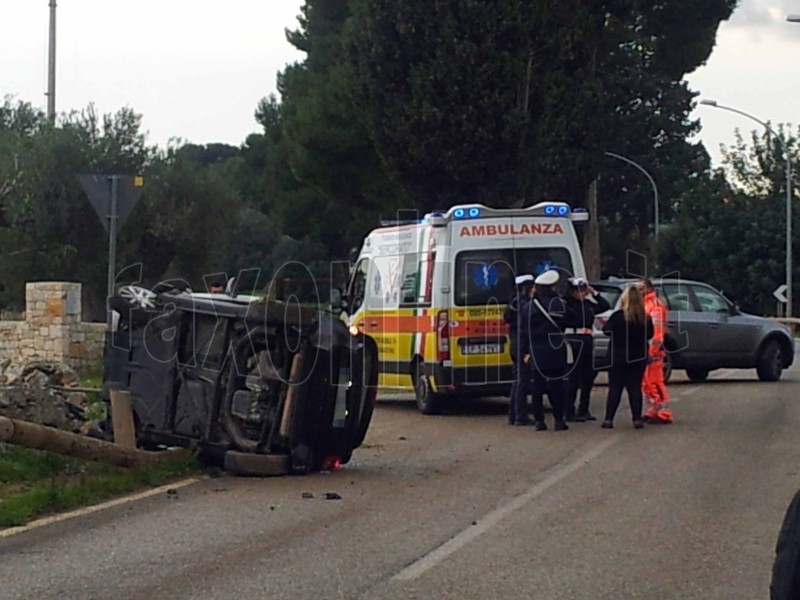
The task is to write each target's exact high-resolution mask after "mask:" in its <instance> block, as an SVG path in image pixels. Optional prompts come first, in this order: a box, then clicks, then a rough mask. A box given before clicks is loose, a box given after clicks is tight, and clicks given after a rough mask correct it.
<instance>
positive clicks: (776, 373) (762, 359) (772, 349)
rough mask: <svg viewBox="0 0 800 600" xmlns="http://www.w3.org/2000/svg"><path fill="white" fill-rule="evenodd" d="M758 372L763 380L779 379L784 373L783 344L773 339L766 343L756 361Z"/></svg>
mask: <svg viewBox="0 0 800 600" xmlns="http://www.w3.org/2000/svg"><path fill="white" fill-rule="evenodd" d="M756 373H758V378H759V379H760V380H761V381H778V380H779V379H780V378H781V374H783V351H782V350H781V345H780V344H779V343H778V342H777V341H775V340H771V341H769V342H767V343H766V344H764V347H763V348H762V349H761V353H760V354H759V355H758V361H757V362H756Z"/></svg>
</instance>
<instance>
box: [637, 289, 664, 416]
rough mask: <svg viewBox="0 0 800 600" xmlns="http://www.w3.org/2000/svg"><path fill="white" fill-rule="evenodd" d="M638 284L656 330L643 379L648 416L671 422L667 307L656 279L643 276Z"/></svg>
mask: <svg viewBox="0 0 800 600" xmlns="http://www.w3.org/2000/svg"><path fill="white" fill-rule="evenodd" d="M636 288H637V289H638V290H639V292H640V293H642V294H644V309H645V312H646V313H647V315H648V316H649V317H650V318H651V319H652V321H653V327H654V333H653V339H652V340H650V347H649V351H648V361H647V368H646V369H645V373H644V379H643V380H642V392H643V393H644V397H645V398H646V399H647V410H646V411H645V413H644V418H645V420H647V421H649V422H651V423H672V411H671V410H670V409H669V392H668V391H667V384H666V383H665V382H664V358H665V356H666V350H665V348H664V327H665V326H666V324H667V307H666V306H665V305H664V302H663V300H661V298H659V297H658V294H657V293H656V289H655V287H653V282H652V281H650V280H649V279H640V280H639V281H638V282H637V283H636Z"/></svg>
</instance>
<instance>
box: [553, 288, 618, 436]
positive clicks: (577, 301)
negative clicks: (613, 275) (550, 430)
mask: <svg viewBox="0 0 800 600" xmlns="http://www.w3.org/2000/svg"><path fill="white" fill-rule="evenodd" d="M565 301H566V305H567V314H566V317H565V319H564V326H565V327H566V329H565V330H564V333H565V334H566V336H567V341H568V342H569V344H570V346H571V348H572V356H573V357H574V360H573V364H572V365H571V367H570V372H569V383H568V389H567V400H566V406H565V408H564V413H565V415H566V418H567V421H577V422H583V421H596V420H597V419H596V418H595V417H593V416H592V413H590V412H589V400H590V398H591V393H592V385H593V384H594V375H595V374H594V340H593V339H592V324H593V323H594V317H595V315H597V314H599V313H601V312H605V311H607V310H608V309H609V308H611V307H610V305H609V304H608V302H607V301H606V299H605V298H603V297H602V296H601V295H600V294H598V293H597V292H596V291H595V290H594V288H593V287H591V286H590V285H589V283H588V282H587V281H586V280H585V279H584V278H583V277H574V278H571V279H570V280H569V292H568V294H567V297H566V299H565ZM579 390H580V403H579V405H578V410H577V412H576V411H575V400H576V399H577V396H578V391H579Z"/></svg>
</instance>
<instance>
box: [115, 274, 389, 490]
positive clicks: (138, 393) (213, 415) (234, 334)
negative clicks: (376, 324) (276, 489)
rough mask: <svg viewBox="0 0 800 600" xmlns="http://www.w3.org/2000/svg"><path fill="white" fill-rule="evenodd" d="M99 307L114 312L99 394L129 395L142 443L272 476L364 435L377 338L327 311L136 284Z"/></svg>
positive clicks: (341, 456) (319, 463) (333, 456)
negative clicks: (116, 392) (186, 451)
mask: <svg viewBox="0 0 800 600" xmlns="http://www.w3.org/2000/svg"><path fill="white" fill-rule="evenodd" d="M109 304H110V307H111V308H112V309H113V310H114V311H116V312H117V313H119V318H118V319H117V323H116V325H115V326H114V328H113V329H112V330H111V331H110V332H108V333H107V334H106V345H105V354H104V362H105V374H104V382H103V397H104V399H105V400H106V401H107V402H109V400H110V394H111V390H114V389H116V390H127V391H129V392H130V395H131V401H132V408H133V416H134V424H135V428H136V438H137V444H138V445H139V446H140V447H144V448H154V447H158V446H164V445H169V446H184V447H196V448H197V449H198V451H199V453H200V455H201V456H202V457H203V458H204V459H205V460H206V461H210V462H214V463H217V464H221V465H224V467H225V469H226V470H228V471H231V472H234V473H237V474H253V475H270V474H283V473H308V472H312V471H318V470H322V469H326V468H334V467H336V466H338V465H339V464H344V463H347V462H348V461H349V460H350V457H351V455H352V452H353V450H354V449H355V448H357V447H358V446H359V445H361V443H362V442H363V440H364V437H365V436H366V433H367V429H368V427H369V424H370V420H371V418H372V413H373V409H374V406H375V397H376V392H377V382H378V354H377V346H376V344H375V342H374V340H373V339H372V338H370V337H368V336H365V335H364V334H362V333H358V332H355V331H354V332H353V333H355V335H353V334H352V333H351V331H350V330H348V328H347V327H346V326H345V325H344V324H343V323H342V322H340V321H339V320H337V319H335V318H334V317H331V316H329V315H327V314H325V313H323V312H320V311H317V310H313V309H310V308H306V307H303V306H300V305H297V304H287V303H284V302H280V301H274V300H266V299H262V298H257V297H253V296H238V295H235V294H222V293H220V294H198V293H191V292H188V291H179V290H177V289H168V290H164V291H154V290H148V289H146V288H142V287H138V286H123V287H121V288H120V289H119V290H118V292H117V293H116V294H115V295H114V296H112V297H111V298H110V299H109ZM108 422H109V423H110V420H109V421H108Z"/></svg>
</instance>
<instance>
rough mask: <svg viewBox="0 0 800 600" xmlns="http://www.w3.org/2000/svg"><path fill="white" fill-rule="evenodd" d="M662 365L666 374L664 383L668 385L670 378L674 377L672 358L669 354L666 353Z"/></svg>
mask: <svg viewBox="0 0 800 600" xmlns="http://www.w3.org/2000/svg"><path fill="white" fill-rule="evenodd" d="M661 365H662V367H661V370H662V371H663V373H664V383H667V382H668V381H669V378H670V377H672V358H670V355H669V352H665V353H664V361H663V362H662V363H661Z"/></svg>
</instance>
